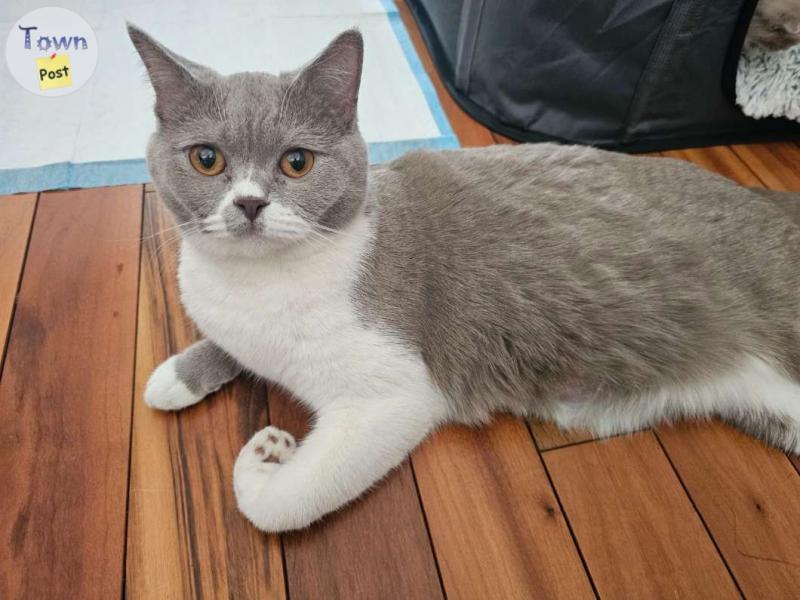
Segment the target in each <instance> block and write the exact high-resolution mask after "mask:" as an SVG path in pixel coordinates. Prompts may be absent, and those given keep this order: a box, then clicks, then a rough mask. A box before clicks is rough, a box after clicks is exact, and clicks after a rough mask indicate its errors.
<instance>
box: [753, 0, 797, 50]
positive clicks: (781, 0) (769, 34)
mask: <svg viewBox="0 0 800 600" xmlns="http://www.w3.org/2000/svg"><path fill="white" fill-rule="evenodd" d="M745 43H748V44H752V45H755V46H761V47H762V48H765V49H767V50H784V49H785V48H789V47H791V46H794V45H795V44H800V0H760V1H759V3H758V5H757V6H756V10H755V13H753V18H752V19H751V21H750V27H749V28H748V30H747V37H746V38H745Z"/></svg>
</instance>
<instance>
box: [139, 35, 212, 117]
mask: <svg viewBox="0 0 800 600" xmlns="http://www.w3.org/2000/svg"><path fill="white" fill-rule="evenodd" d="M128 35H129V36H130V38H131V41H132V42H133V45H134V46H135V47H136V51H137V52H138V53H139V56H140V57H141V59H142V62H143V63H144V66H145V68H146V69H147V75H148V76H149V78H150V83H151V84H152V86H153V89H154V90H155V92H156V107H155V110H156V116H157V117H158V118H159V119H160V120H161V121H168V120H170V119H174V118H178V117H180V115H182V114H184V113H185V112H186V109H187V108H188V107H191V106H193V105H194V102H193V100H196V99H197V97H198V95H200V94H202V93H203V92H204V90H206V89H207V87H208V84H210V83H211V82H212V81H213V80H214V79H215V78H217V77H218V75H217V73H216V72H214V71H212V70H211V69H209V68H208V67H204V66H202V65H199V64H197V63H195V62H192V61H190V60H188V59H186V58H183V57H182V56H179V55H178V54H175V53H174V52H172V50H169V49H168V48H165V47H164V46H162V45H161V44H159V43H158V42H157V41H156V40H154V39H153V38H152V37H150V36H149V35H147V34H146V33H145V32H144V31H142V30H141V29H139V28H138V27H136V26H135V25H132V24H131V23H128Z"/></svg>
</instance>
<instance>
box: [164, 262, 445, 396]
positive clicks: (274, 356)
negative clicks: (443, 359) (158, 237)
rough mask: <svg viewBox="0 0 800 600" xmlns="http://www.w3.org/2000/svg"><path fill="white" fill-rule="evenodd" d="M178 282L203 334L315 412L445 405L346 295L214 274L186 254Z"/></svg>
mask: <svg viewBox="0 0 800 600" xmlns="http://www.w3.org/2000/svg"><path fill="white" fill-rule="evenodd" d="M179 280H180V288H181V297H182V300H183V303H184V306H185V308H186V310H187V312H188V313H189V315H190V316H191V317H192V319H193V320H194V321H195V323H196V324H197V326H198V327H199V329H200V330H201V332H202V333H203V334H204V336H206V337H207V338H208V339H210V340H211V341H213V342H214V343H215V344H217V345H218V346H219V347H221V348H222V349H223V350H225V351H226V352H227V353H228V354H230V355H231V356H232V357H233V358H234V359H236V360H237V361H238V362H239V364H241V365H242V366H243V367H245V368H246V369H247V370H248V371H251V372H252V373H254V374H256V375H259V376H261V377H264V378H266V379H269V380H271V381H274V382H277V383H279V384H281V385H282V386H283V387H285V388H287V389H288V390H289V391H291V392H292V393H293V394H294V395H295V396H297V397H298V398H299V399H301V400H302V401H304V402H306V403H308V404H309V405H311V406H312V408H318V407H320V405H323V404H325V403H326V402H328V401H330V400H332V399H335V398H339V397H352V396H354V395H365V394H367V395H370V396H381V395H396V394H397V393H409V392H413V393H415V394H417V395H419V394H423V395H425V396H435V397H436V401H437V402H442V403H443V402H444V401H443V399H441V397H440V394H439V393H438V391H437V390H435V389H434V387H433V384H432V383H431V380H430V377H429V374H428V370H427V367H426V366H425V363H424V361H423V360H422V359H421V358H420V357H419V355H418V354H417V353H415V352H414V351H412V350H411V349H409V348H407V347H406V346H404V345H403V344H402V343H400V341H399V340H398V339H396V338H394V337H393V336H391V335H390V334H387V333H384V332H380V331H378V330H377V329H375V328H372V327H369V326H368V325H366V324H364V323H362V322H361V321H360V320H359V319H358V316H357V314H356V312H355V309H354V306H353V305H352V302H351V300H350V299H349V297H348V294H347V290H345V289H341V290H331V289H326V290H323V289H321V288H317V289H315V288H314V287H313V285H310V283H309V282H302V281H301V282H298V278H297V277H294V276H289V277H284V279H281V278H280V277H279V276H278V274H277V273H275V272H272V273H266V272H258V273H256V272H248V273H242V272H238V273H231V272H226V271H225V270H218V269H213V268H209V265H208V264H206V263H205V262H203V261H199V260H198V257H197V256H196V255H194V254H193V253H192V251H191V250H189V251H187V250H186V249H185V250H184V252H183V254H182V259H181V266H180V277H179Z"/></svg>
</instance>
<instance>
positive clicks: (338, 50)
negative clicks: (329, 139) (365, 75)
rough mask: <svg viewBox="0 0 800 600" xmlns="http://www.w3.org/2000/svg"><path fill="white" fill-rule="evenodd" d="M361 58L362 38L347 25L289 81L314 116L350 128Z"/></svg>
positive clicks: (356, 99)
mask: <svg viewBox="0 0 800 600" xmlns="http://www.w3.org/2000/svg"><path fill="white" fill-rule="evenodd" d="M363 60H364V39H363V38H362V37H361V33H360V32H359V31H358V30H356V29H349V30H347V31H345V32H344V33H342V34H340V35H339V36H338V37H337V38H336V39H335V40H333V41H332V42H331V43H330V44H329V45H328V47H327V48H325V50H324V51H323V52H322V53H321V54H320V55H319V56H317V58H315V59H314V60H313V61H312V62H311V64H309V65H308V66H306V67H305V68H303V69H302V70H301V71H300V73H299V74H298V75H297V79H296V81H295V83H294V84H293V85H292V87H293V88H295V90H296V91H299V92H300V93H299V94H297V95H295V93H296V92H295V91H294V90H293V94H292V95H293V97H294V98H293V99H295V100H299V99H301V98H302V100H303V103H304V104H305V105H306V106H307V107H308V108H313V110H314V114H313V118H314V119H320V118H324V119H326V120H331V121H333V122H336V123H338V124H339V125H341V126H343V127H344V128H346V129H350V128H351V127H353V126H354V125H355V122H356V109H357V107H358V88H359V86H360V85H361V66H362V63H363Z"/></svg>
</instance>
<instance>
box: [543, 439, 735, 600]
mask: <svg viewBox="0 0 800 600" xmlns="http://www.w3.org/2000/svg"><path fill="white" fill-rule="evenodd" d="M544 460H545V463H546V464H547V467H548V469H549V471H550V474H551V476H552V478H553V483H554V484H555V486H556V489H557V490H558V494H559V497H560V498H561V502H562V503H563V506H564V510H566V512H567V514H568V515H569V519H570V522H571V524H572V528H573V531H574V532H575V537H576V539H577V540H578V544H579V545H580V547H581V550H582V552H583V555H584V557H585V559H586V563H587V565H588V567H589V572H590V573H591V575H592V578H593V580H594V583H595V585H596V587H597V592H598V594H599V595H600V597H601V598H736V597H738V593H737V590H736V586H735V584H734V582H733V580H732V579H731V577H730V575H729V574H728V571H727V570H726V568H725V565H724V563H723V562H722V560H721V559H720V557H719V555H718V554H717V552H716V550H715V548H714V544H713V543H712V541H711V539H710V538H709V537H708V534H707V532H706V530H705V528H704V527H703V524H702V522H701V521H700V519H699V517H698V516H697V514H696V513H695V511H694V510H693V508H692V505H691V503H690V502H689V499H688V498H687V497H686V494H685V493H684V491H683V489H682V488H681V484H680V482H679V481H678V478H677V477H676V476H675V473H674V472H673V470H672V468H671V467H670V464H669V462H668V461H667V459H666V457H665V456H664V453H663V452H662V450H661V448H660V446H659V445H658V442H657V441H656V439H655V437H654V436H653V434H652V433H650V432H645V433H639V434H636V435H634V436H630V437H618V438H612V439H610V440H605V441H598V442H589V443H586V444H581V445H578V446H571V447H569V448H563V449H560V450H553V451H552V452H548V453H546V454H545V455H544Z"/></svg>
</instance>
